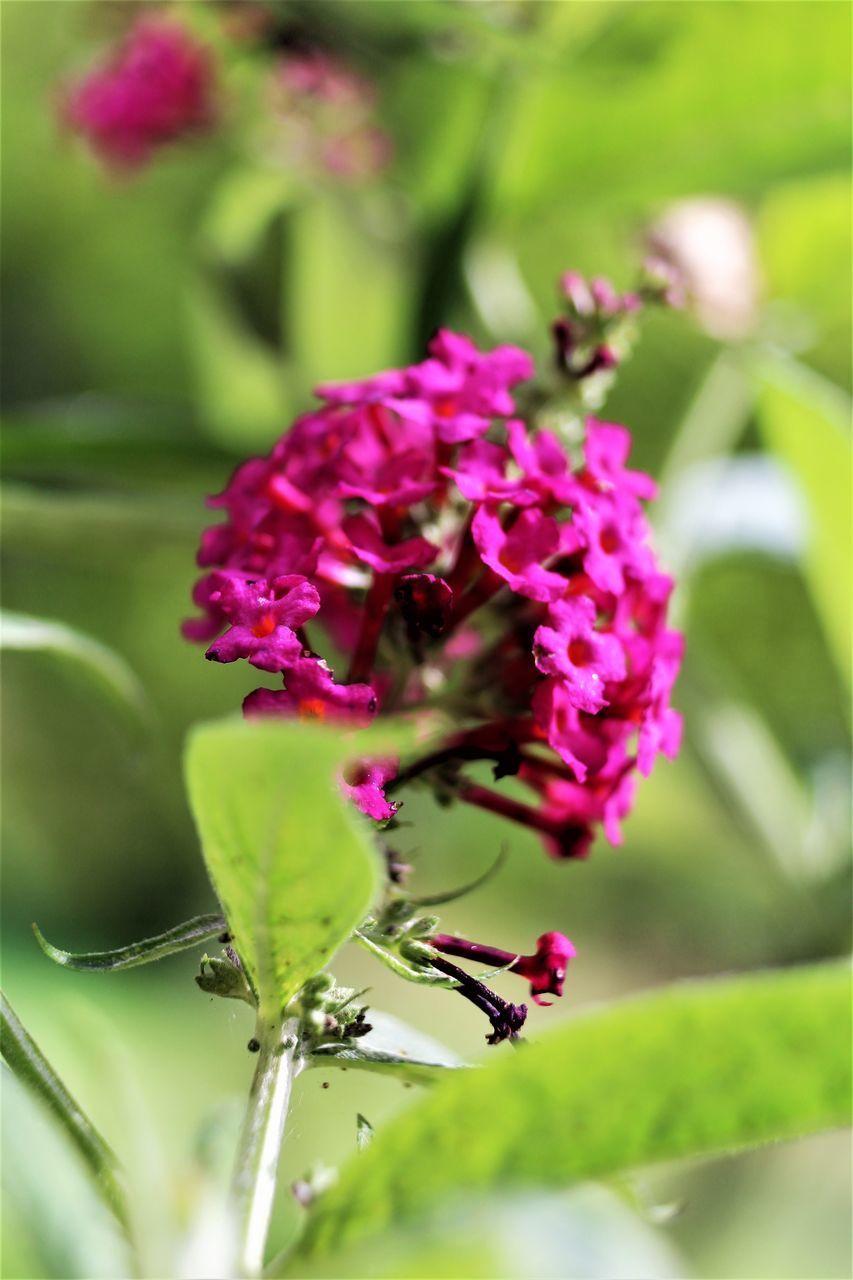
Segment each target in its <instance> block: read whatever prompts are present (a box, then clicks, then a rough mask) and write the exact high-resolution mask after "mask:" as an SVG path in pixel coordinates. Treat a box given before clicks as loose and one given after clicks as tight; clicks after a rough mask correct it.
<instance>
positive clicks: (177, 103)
mask: <svg viewBox="0 0 853 1280" xmlns="http://www.w3.org/2000/svg"><path fill="white" fill-rule="evenodd" d="M215 99H216V76H215V69H214V64H213V58H212V55H211V53H210V50H209V49H208V48H207V47H206V46H204V45H202V44H200V43H198V42H197V41H196V40H195V39H193V37H192V36H191V35H190V34H189V32H187V31H186V30H185V29H184V27H182V26H181V25H180V23H178V22H176V21H175V20H174V19H172V18H170V17H166V16H161V15H157V14H155V15H145V16H143V17H141V18H139V19H138V20H137V22H136V23H135V24H134V25H133V26H132V27H131V29H130V31H129V32H128V34H127V36H126V37H125V39H124V41H123V42H122V44H121V45H120V46H119V47H118V49H116V50H115V51H114V52H113V53H112V55H111V56H110V57H109V59H108V60H107V61H105V62H104V63H103V64H102V65H101V66H100V67H97V68H96V69H95V70H94V71H91V72H90V73H89V74H88V75H87V76H85V77H84V78H83V79H81V80H79V81H78V82H76V83H74V84H71V85H70V86H68V87H67V88H66V90H65V91H64V93H63V95H62V101H61V116H62V118H63V121H64V122H65V123H66V124H67V125H68V126H70V128H72V129H74V130H75V131H76V132H78V133H80V134H82V135H83V136H84V137H85V138H87V139H88V141H89V143H90V144H91V146H92V148H93V150H94V151H95V152H96V154H97V155H98V156H100V158H101V159H102V160H103V161H104V162H105V163H106V164H108V165H110V166H111V167H113V168H116V169H125V170H126V169H135V168H139V167H140V166H142V165H144V164H145V163H146V162H147V161H148V160H149V159H150V157H151V153H152V152H153V151H155V150H156V149H157V148H159V147H161V146H164V145H165V144H166V143H169V142H174V141H175V140H176V139H179V138H183V137H185V136H186V135H188V134H192V133H199V132H204V131H206V130H208V129H210V128H211V127H212V126H213V124H214V122H215V120H216V101H215Z"/></svg>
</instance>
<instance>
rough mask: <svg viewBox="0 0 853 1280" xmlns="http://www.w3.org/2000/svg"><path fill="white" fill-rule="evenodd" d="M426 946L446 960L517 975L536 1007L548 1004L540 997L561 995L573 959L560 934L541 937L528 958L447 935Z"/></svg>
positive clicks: (570, 945) (568, 942)
mask: <svg viewBox="0 0 853 1280" xmlns="http://www.w3.org/2000/svg"><path fill="white" fill-rule="evenodd" d="M430 945H431V946H433V947H435V948H436V950H437V951H442V952H444V954H445V955H448V956H461V957H462V958H463V959H465V960H473V961H476V962H477V963H479V964H486V965H490V966H494V967H495V968H499V969H503V968H506V969H508V971H509V972H510V973H518V974H521V976H522V977H523V978H527V980H528V981H529V983H530V994H531V996H532V997H533V999H534V1001H535V1002H536V1004H545V1005H547V1004H550V1003H551V1001H550V1000H543V999H542V997H543V996H545V995H553V996H561V995H562V994H563V984H564V983H565V981H566V971H567V969H568V966H569V961H570V960H572V959H574V957H575V955H576V952H575V947H574V943H572V941H571V940H570V939H569V938H567V937H566V935H565V934H564V933H543V934H542V937H541V938H539V939H538V940H537V942H536V950H535V952H534V953H533V955H532V956H521V955H513V954H512V953H511V952H509V951H501V950H500V949H499V948H498V947H488V946H483V944H482V943H479V942H468V941H467V939H465V938H458V937H455V936H453V935H451V934H447V933H438V934H436V935H435V936H434V937H433V938H431V939H430Z"/></svg>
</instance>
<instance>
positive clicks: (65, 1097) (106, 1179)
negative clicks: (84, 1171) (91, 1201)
mask: <svg viewBox="0 0 853 1280" xmlns="http://www.w3.org/2000/svg"><path fill="white" fill-rule="evenodd" d="M0 1002H2V1031H3V1040H2V1047H3V1057H4V1058H5V1059H6V1062H7V1063H8V1064H9V1066H10V1067H11V1069H12V1071H13V1072H14V1073H15V1075H16V1076H17V1077H18V1079H19V1080H20V1081H21V1082H22V1083H23V1084H24V1085H26V1087H27V1088H28V1089H29V1090H30V1092H31V1093H33V1094H35V1095H36V1096H37V1097H38V1098H40V1099H41V1101H42V1102H44V1103H45V1104H46V1105H47V1107H48V1108H49V1109H50V1111H51V1112H52V1113H53V1115H54V1116H55V1117H56V1118H57V1120H58V1121H59V1123H60V1126H61V1127H62V1128H63V1129H64V1131H65V1133H66V1134H67V1136H68V1137H69V1138H70V1140H71V1142H72V1144H73V1146H74V1147H75V1148H76V1149H77V1151H78V1152H79V1154H80V1155H81V1156H82V1158H83V1160H84V1162H85V1164H86V1166H87V1167H88V1169H89V1172H90V1173H91V1174H92V1176H93V1178H94V1179H95V1182H96V1183H97V1185H98V1187H99V1188H100V1190H101V1192H102V1194H103V1196H104V1199H105V1200H106V1201H107V1203H108V1204H109V1206H110V1208H111V1209H112V1210H113V1212H114V1213H115V1215H116V1217H117V1218H118V1219H119V1221H120V1222H122V1223H126V1222H127V1206H126V1204H125V1200H124V1193H123V1192H122V1190H121V1187H120V1185H119V1181H118V1161H117V1160H116V1157H115V1155H114V1154H113V1151H112V1150H111V1148H110V1147H109V1146H108V1145H107V1143H106V1142H105V1141H104V1139H103V1138H102V1137H101V1135H100V1134H99V1133H98V1131H97V1129H96V1128H95V1126H94V1125H93V1124H92V1122H91V1121H90V1120H89V1118H88V1116H86V1115H84V1113H83V1111H82V1110H81V1109H80V1107H79V1106H78V1104H77V1103H76V1102H75V1100H74V1099H73V1098H72V1096H71V1094H70V1093H69V1092H68V1090H67V1089H66V1087H65V1085H64V1084H63V1083H62V1081H61V1080H60V1079H59V1077H58V1076H57V1074H56V1072H55V1071H54V1070H53V1068H52V1067H51V1065H50V1063H49V1062H48V1061H47V1059H46V1058H45V1056H44V1054H43V1053H42V1051H41V1049H40V1048H39V1047H38V1045H37V1044H36V1042H35V1041H34V1040H33V1038H32V1037H31V1036H30V1034H29V1032H28V1031H27V1030H26V1029H25V1027H24V1026H23V1025H22V1024H21V1022H20V1021H19V1019H18V1016H17V1014H16V1013H15V1011H14V1009H13V1008H12V1006H11V1005H10V1004H9V1001H8V1000H7V999H6V997H5V995H0Z"/></svg>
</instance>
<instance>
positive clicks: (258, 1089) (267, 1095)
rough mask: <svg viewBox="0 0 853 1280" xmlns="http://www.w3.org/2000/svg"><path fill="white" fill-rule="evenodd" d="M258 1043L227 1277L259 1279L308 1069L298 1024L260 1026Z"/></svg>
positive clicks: (242, 1139)
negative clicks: (291, 1114)
mask: <svg viewBox="0 0 853 1280" xmlns="http://www.w3.org/2000/svg"><path fill="white" fill-rule="evenodd" d="M256 1038H257V1040H258V1041H259V1043H260V1049H259V1051H258V1062H257V1067H256V1068H255V1076H254V1079H253V1081H252V1087H251V1090H250V1092H249V1101H248V1106H247V1109H246V1118H245V1120H244V1122H243V1130H242V1133H241V1135H240V1144H239V1147H238V1150H237V1163H236V1166H235V1169H234V1178H233V1181H232V1185H231V1201H232V1205H233V1209H234V1213H235V1217H236V1224H235V1225H236V1238H235V1242H234V1265H233V1267H232V1269H231V1270H230V1271H229V1272H228V1274H229V1275H235V1276H239V1277H240V1278H241V1280H253V1278H254V1277H256V1276H260V1275H261V1273H262V1271H263V1265H264V1249H265V1247H266V1241H267V1232H268V1231H269V1225H270V1216H271V1214H272V1207H273V1198H274V1195H275V1184H276V1174H277V1171H278V1161H279V1155H280V1152H281V1143H282V1139H283V1137H284V1126H285V1122H286V1120H287V1109H288V1106H289V1104H290V1091H291V1087H292V1085H293V1081H294V1080H295V1079H296V1077H297V1076H298V1075H299V1072H300V1071H301V1070H302V1068H303V1066H304V1062H303V1059H302V1057H301V1054H300V1048H299V1023H298V1021H297V1020H296V1019H295V1018H280V1019H277V1020H276V1021H275V1022H270V1021H269V1020H266V1021H262V1020H261V1019H259V1020H258V1029H257V1033H256Z"/></svg>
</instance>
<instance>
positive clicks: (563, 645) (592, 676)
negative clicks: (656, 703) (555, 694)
mask: <svg viewBox="0 0 853 1280" xmlns="http://www.w3.org/2000/svg"><path fill="white" fill-rule="evenodd" d="M595 620H596V608H595V605H594V603H593V602H592V600H590V598H589V596H577V597H576V598H575V599H572V600H555V601H554V602H553V604H551V605H550V606H549V608H548V625H547V626H544V627H539V628H538V629H537V631H536V635H535V636H534V637H533V652H534V657H535V659H536V665H537V667H538V668H539V670H540V671H542V672H543V673H544V674H545V675H547V676H562V678H563V687H564V688H565V689H566V691H567V693H568V694H569V697H570V699H571V702H572V705H573V706H575V707H577V708H578V709H579V710H581V711H589V712H591V713H593V714H594V713H595V712H596V711H600V710H601V708H602V707H603V706H605V704H606V702H607V699H606V698H605V696H604V685H605V681H607V680H624V678H625V655H624V653H623V650H622V646H621V644H620V643H619V641H618V640H617V639H616V637H615V636H614V635H612V634H607V633H605V632H601V631H596V629H595Z"/></svg>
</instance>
